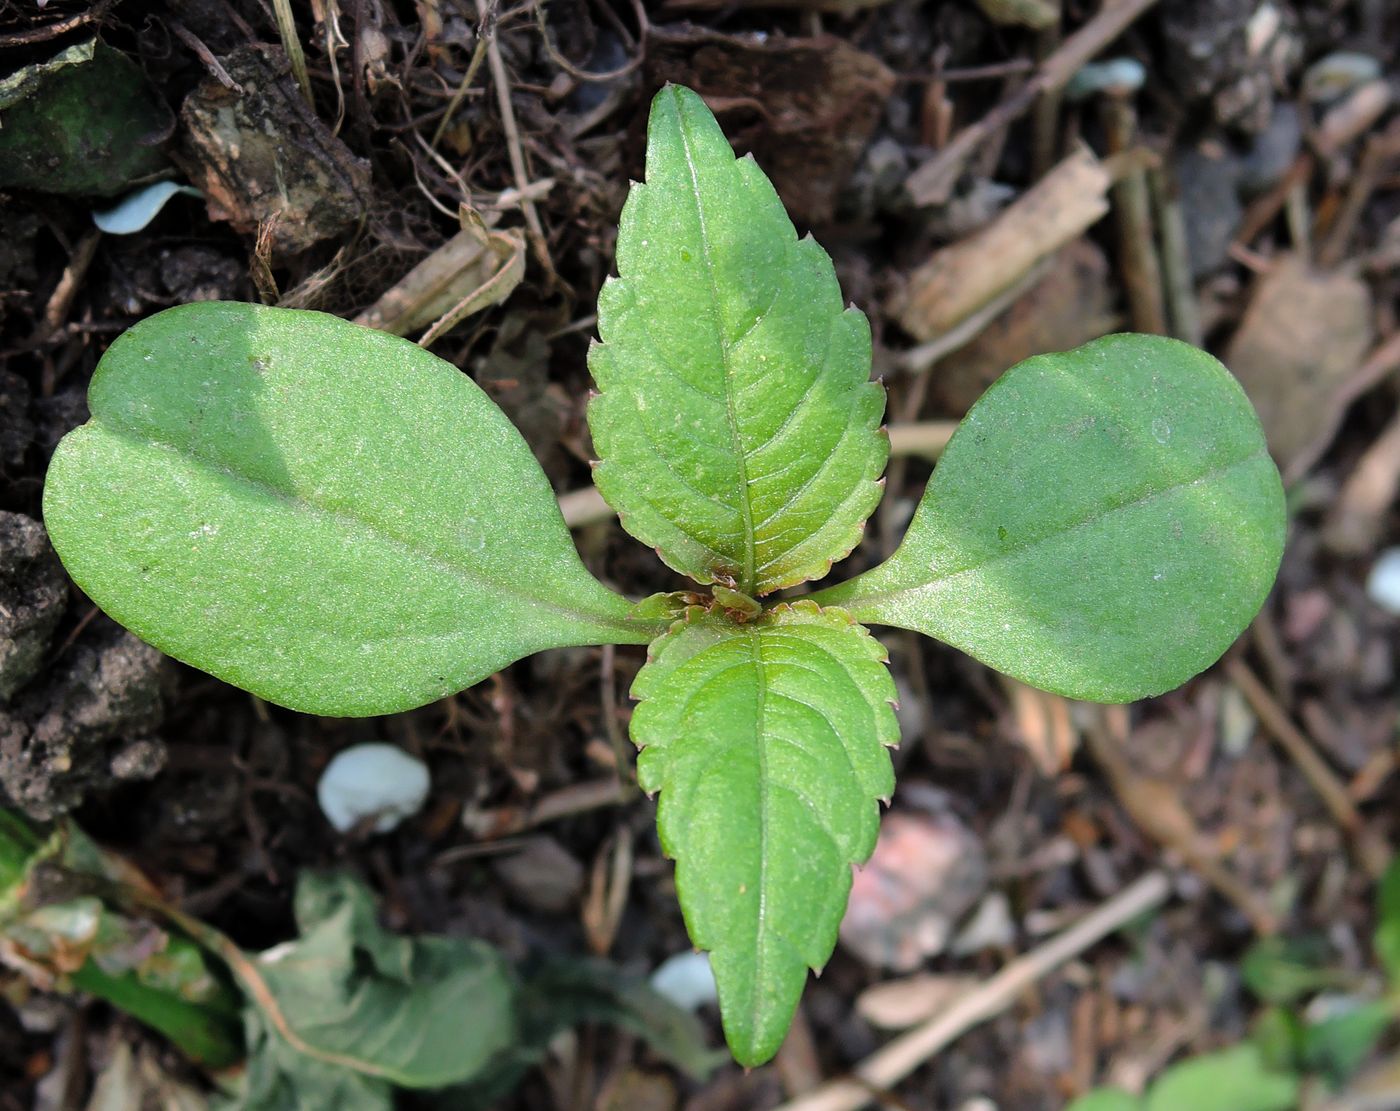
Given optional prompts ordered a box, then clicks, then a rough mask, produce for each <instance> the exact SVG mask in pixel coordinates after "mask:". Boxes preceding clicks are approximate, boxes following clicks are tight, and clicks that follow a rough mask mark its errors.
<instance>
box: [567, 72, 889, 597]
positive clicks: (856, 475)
mask: <svg viewBox="0 0 1400 1111" xmlns="http://www.w3.org/2000/svg"><path fill="white" fill-rule="evenodd" d="M617 269H618V275H619V276H618V277H617V278H616V279H613V280H610V281H609V282H608V283H607V284H606V285H604V287H603V290H602V293H601V294H600V295H599V298H598V332H599V335H600V336H601V337H602V341H603V342H602V343H600V344H595V345H594V347H593V348H592V350H591V351H590V352H589V359H588V365H589V369H590V370H591V371H592V372H593V377H594V378H595V379H596V380H597V383H598V388H599V390H600V391H601V392H600V393H599V395H598V396H596V397H595V398H594V399H593V401H592V402H591V404H590V405H589V408H588V423H589V427H590V428H591V430H592V432H593V442H594V445H595V447H596V449H597V452H598V454H599V456H600V458H601V463H600V464H599V466H598V467H597V470H596V472H595V474H594V479H595V481H596V482H597V484H598V489H599V490H600V491H601V492H602V494H603V497H604V498H606V499H607V501H608V503H609V504H610V505H611V506H613V508H614V509H616V510H617V511H618V513H619V515H620V517H621V520H622V524H623V527H624V528H626V529H627V530H628V531H629V532H630V533H632V535H633V536H636V537H637V538H638V539H640V540H642V541H644V542H645V543H647V544H651V545H653V546H654V547H656V548H657V550H658V551H659V552H660V554H661V558H662V559H664V560H665V561H666V562H667V563H668V564H669V565H670V566H671V567H673V568H675V569H676V570H677V571H680V572H682V573H684V574H687V575H689V576H690V577H691V578H693V579H695V580H697V581H698V582H701V583H712V582H720V583H723V584H724V585H727V586H730V587H735V588H737V589H738V590H740V591H741V592H742V593H744V594H746V595H749V596H751V597H758V596H760V595H763V594H768V593H771V592H772V591H774V590H777V589H779V588H780V587H784V586H791V585H793V584H795V583H799V582H803V581H804V580H806V579H811V578H816V577H819V576H821V575H823V574H825V572H826V570H827V568H828V567H830V565H831V563H832V561H833V560H837V559H840V558H842V557H843V556H845V555H846V553H848V552H849V551H850V550H851V548H852V547H854V546H855V544H856V543H857V541H858V540H859V539H860V533H861V529H862V527H863V522H864V521H865V518H866V517H868V516H869V515H870V513H871V511H872V510H873V509H874V508H875V505H876V503H877V502H878V501H879V499H880V492H881V489H882V487H881V484H880V483H879V482H878V481H877V480H878V479H879V476H880V472H881V471H882V470H883V469H884V465H885V460H886V458H887V456H888V454H889V441H888V439H887V438H886V437H885V436H884V435H883V433H881V431H880V430H879V425H880V419H881V416H882V415H883V413H884V407H885V398H884V390H883V388H882V387H881V386H880V385H879V384H878V383H873V382H871V381H870V326H869V324H868V323H867V322H866V319H865V316H864V315H863V314H862V313H861V312H860V311H859V310H857V309H855V308H848V309H843V306H842V302H841V291H840V288H839V287H838V285H837V283H836V275H835V272H834V271H833V270H832V266H831V260H830V259H829V258H828V257H827V255H826V252H825V251H823V250H822V249H821V247H820V246H819V245H818V244H817V243H816V241H815V240H813V239H811V238H810V237H808V238H805V239H801V240H799V239H798V238H797V234H796V232H795V231H794V230H793V226H792V222H791V221H790V220H789V219H788V217H787V213H786V212H785V211H784V210H783V206H782V203H781V202H780V201H779V200H778V196H777V194H776V193H775V192H774V191H773V187H772V185H771V184H770V183H769V181H768V179H767V178H766V177H764V175H763V172H762V171H761V170H760V169H759V168H758V166H757V164H756V163H755V162H754V161H753V160H752V159H751V158H743V159H739V160H737V161H736V160H735V158H734V152H733V151H732V150H731V149H730V147H729V143H728V142H727V141H726V139H725V138H724V134H723V132H721V131H720V128H719V125H718V124H717V123H716V122H715V119H714V117H713V116H712V115H711V114H710V111H709V109H708V108H706V107H705V103H704V101H702V100H701V99H700V98H699V97H698V96H696V95H695V94H694V93H693V92H691V91H690V90H689V89H685V88H681V87H680V86H677V85H669V86H667V87H666V88H664V89H662V90H661V91H660V92H659V93H657V95H656V99H655V100H654V101H653V102H652V109H651V123H650V127H649V130H648V134H647V166H646V184H644V185H643V184H634V185H633V186H632V191H631V194H630V195H629V196H628V198H627V204H626V206H625V207H624V208H623V211H622V220H621V223H620V226H619V228H618V240H617Z"/></svg>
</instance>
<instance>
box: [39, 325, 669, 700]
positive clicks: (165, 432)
mask: <svg viewBox="0 0 1400 1111" xmlns="http://www.w3.org/2000/svg"><path fill="white" fill-rule="evenodd" d="M89 404H90V407H91V410H92V420H91V421H90V422H89V423H88V424H86V425H84V426H83V427H82V428H80V429H78V430H76V431H75V432H73V433H71V434H69V435H68V436H67V437H66V438H65V439H64V440H63V442H62V443H61V444H60V445H59V448H58V451H57V453H56V454H55V456H54V459H53V463H52V465H51V466H50V469H49V474H48V481H47V485H46V488H45V495H44V516H45V523H46V524H47V526H48V530H49V535H50V537H51V538H52V540H53V544H54V547H55V548H56V549H57V550H58V553H59V555H60V557H61V558H62V559H63V562H64V564H65V565H66V566H67V568H68V570H69V572H70V573H71V574H72V576H73V578H74V579H75V580H76V581H77V583H78V585H79V586H81V587H82V588H83V590H85V591H86V592H87V593H88V595H89V596H90V597H91V598H92V599H93V601H95V602H96V603H97V604H98V605H99V606H101V607H102V608H103V609H104V610H106V611H107V612H108V613H110V614H111V615H112V616H113V617H114V618H116V619H117V620H118V621H120V622H121V623H122V624H124V625H126V626H127V627H128V628H129V629H131V630H132V631H133V632H135V633H136V634H137V635H138V636H140V637H142V638H143V639H145V640H147V641H149V642H150V643H152V644H154V645H155V646H156V647H157V648H160V649H161V650H163V651H165V652H167V653H169V654H170V655H172V656H175V657H176V658H177V659H180V660H183V661H185V662H186V663H190V664H193V665H194V666H196V667H201V668H203V669H205V670H206V671H210V672H212V673H213V674H215V675H217V676H219V677H220V678H222V679H225V680H227V681H229V682H231V683H235V684H237V685H238V686H241V687H243V688H245V689H247V690H250V691H252V692H253V693H255V694H257V695H260V696H261V697H263V698H266V699H268V700H269V701H272V702H276V703H279V704H281V705H284V706H290V707H292V708H293V709H297V710H304V711H307V712H311V713H322V714H345V715H364V714H381V713H392V712H395V711H398V710H404V709H409V708H411V707H413V706H418V705H421V704H423V703H425V702H429V701H432V700H434V699H437V698H441V697H443V696H445V695H448V694H451V693H453V692H455V691H458V690H461V689H462V688H463V687H466V686H469V685H470V684H472V683H475V682H477V681H478V680H480V679H482V678H484V677H485V676H487V675H489V674H491V673H492V672H494V671H497V670H499V669H500V668H502V667H504V666H505V665H506V664H509V663H510V662H512V661H513V660H516V659H519V658H520V657H522V656H526V655H529V654H530V653H532V652H536V651H539V650H540V649H543V648H551V647H557V646H563V645H576V644H595V643H605V642H610V641H611V642H618V643H646V642H647V641H648V640H649V639H651V638H652V637H653V636H655V635H657V634H658V633H659V632H660V631H662V630H663V629H664V628H665V625H664V624H663V623H660V622H657V621H639V620H634V619H633V618H632V617H631V616H630V606H629V604H628V603H627V601H626V600H625V599H623V598H622V597H620V596H619V595H616V594H614V593H612V592H611V591H609V590H607V589H606V588H605V587H603V586H602V584H600V583H599V582H597V580H595V579H594V578H593V577H592V576H591V575H590V574H589V573H588V572H587V570H586V569H585V568H584V566H583V564H582V563H581V562H580V560H579V557H578V554H577V552H576V550H575V549H574V546H573V542H572V540H571V539H570V536H569V533H568V529H567V528H566V527H565V525H564V522H563V520H562V518H561V517H560V515H559V511H558V508H557V505H556V502H555V499H554V495H553V492H552V491H551V489H550V486H549V483H548V480H547V479H546V478H545V476H544V473H543V472H542V471H541V470H540V467H539V464H538V463H537V462H536V461H535V459H534V457H533V456H532V455H531V454H530V450H529V448H528V447H527V446H526V444H525V441H524V440H523V439H522V438H521V436H520V434H519V433H518V432H517V431H516V430H515V429H514V427H513V426H512V425H511V424H510V422H509V421H508V420H507V419H506V417H505V415H504V414H503V413H502V412H501V411H500V409H499V408H497V406H496V405H495V403H493V402H492V401H491V400H490V399H489V398H488V397H487V396H486V395H485V394H484V393H483V392H482V391H481V390H480V389H479V388H478V387H477V386H476V385H475V384H474V383H473V382H472V381H471V380H470V379H468V378H467V377H466V376H465V375H463V374H461V373H460V372H459V371H457V370H456V369H455V368H454V367H452V366H450V365H449V364H447V363H445V362H443V361H442V360H440V359H438V358H436V357H435V356H433V355H431V354H429V353H428V352H426V351H423V350H421V349H420V348H418V347H416V346H415V345H414V344H412V343H409V342H408V341H406V340H402V339H398V338H395V337H393V336H389V335H385V334H383V333H381V332H375V331H372V330H370V329H367V328H361V327H358V326H356V325H354V324H350V323H348V322H346V321H343V320H339V319H337V318H335V317H332V316H327V315H325V314H322V313H312V312H299V311H293V310H289V309H271V308H264V307H261V306H256V305H243V304H233V303H219V302H213V303H205V304H194V305H185V306H181V307H179V308H173V309H169V310H167V311H165V312H162V313H159V314H157V315H156V316H153V317H151V318H149V319H147V320H144V321H142V322H141V323H140V324H137V325H136V326H135V327H134V328H132V329H131V330H130V331H128V332H126V333H125V334H124V335H122V336H120V337H119V338H118V339H117V340H116V341H115V342H114V343H113V344H112V346H111V347H110V348H109V349H108V351H107V353H106V355H104V356H103V359H102V362H101V363H100V364H99V366H98V369H97V373H96V375H95V376H94V378H93V381H92V387H91V389H90V392H89Z"/></svg>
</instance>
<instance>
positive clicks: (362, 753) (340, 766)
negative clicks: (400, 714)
mask: <svg viewBox="0 0 1400 1111" xmlns="http://www.w3.org/2000/svg"><path fill="white" fill-rule="evenodd" d="M428 786H429V781H428V768H427V765H426V764H424V763H423V761H421V760H418V759H416V758H415V757H412V756H410V755H409V754H408V753H406V752H404V751H403V750H402V749H400V748H396V747H395V746H394V745H388V744H363V745H351V746H350V747H349V748H347V749H345V750H344V751H342V752H338V753H336V755H335V757H334V758H333V759H332V760H331V762H330V763H329V764H327V765H326V770H325V771H324V772H322V773H321V782H320V783H318V784H317V785H316V799H317V801H318V802H320V804H321V810H322V811H323V812H324V813H325V815H326V818H327V820H328V821H329V822H330V823H331V825H333V826H335V828H336V829H337V830H338V831H339V832H341V833H346V832H348V831H349V830H351V829H353V828H354V827H355V826H356V825H358V824H359V823H360V822H361V821H364V820H365V819H368V818H374V819H375V823H374V829H375V832H377V833H388V832H389V830H391V829H393V828H394V827H395V826H397V825H398V824H399V823H400V822H401V821H403V820H404V819H405V818H411V817H413V815H414V814H417V813H418V811H419V810H421V809H422V808H423V803H424V801H425V800H426V799H427V797H428Z"/></svg>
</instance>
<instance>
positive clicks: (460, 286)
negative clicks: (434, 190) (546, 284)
mask: <svg viewBox="0 0 1400 1111" xmlns="http://www.w3.org/2000/svg"><path fill="white" fill-rule="evenodd" d="M524 273H525V241H524V239H522V238H521V237H520V235H519V234H518V233H516V232H511V231H504V232H500V231H489V230H487V228H486V227H484V226H483V225H482V224H481V223H480V222H479V221H473V220H463V228H462V230H461V231H459V232H458V233H457V234H456V235H454V236H453V237H452V238H451V239H449V240H448V241H447V242H446V243H444V244H443V245H442V246H441V247H439V248H438V249H437V250H435V251H434V252H433V253H432V254H430V255H429V256H428V257H427V258H425V259H423V261H422V262H420V263H419V264H418V265H417V266H415V267H414V268H413V269H412V270H410V271H409V272H408V273H407V274H405V275H404V276H403V277H402V278H400V279H399V280H398V281H397V282H396V283H394V285H393V286H392V287H391V288H390V289H388V290H386V291H385V292H384V294H383V295H382V296H381V297H380V298H379V300H378V301H376V302H375V303H374V304H373V305H371V306H370V307H369V308H367V309H366V310H365V311H364V312H363V313H361V314H360V315H359V316H358V317H357V318H356V320H355V323H357V324H364V325H365V326H367V327H370V328H378V329H379V330H380V331H383V332H389V333H391V334H393V335H396V336H406V335H408V334H409V333H410V332H415V331H417V330H418V329H419V328H421V327H423V326H424V325H425V324H429V323H432V327H431V328H430V329H429V330H428V332H427V334H426V335H424V337H423V338H422V340H420V341H419V342H420V343H421V344H422V345H423V346H424V347H426V346H428V345H429V344H430V343H432V341H433V340H434V339H436V338H437V337H438V336H440V335H442V334H443V333H444V332H446V331H448V330H449V329H450V328H452V327H453V326H454V325H455V324H457V323H458V322H459V321H461V320H463V319H464V318H465V317H467V316H469V315H471V314H472V313H474V312H480V311H481V310H482V309H484V308H487V307H488V306H490V305H497V304H500V303H501V302H502V301H504V300H505V299H506V298H507V297H509V296H510V295H511V293H513V292H514V291H515V287H516V286H518V285H519V284H520V279H521V278H522V277H523V276H524Z"/></svg>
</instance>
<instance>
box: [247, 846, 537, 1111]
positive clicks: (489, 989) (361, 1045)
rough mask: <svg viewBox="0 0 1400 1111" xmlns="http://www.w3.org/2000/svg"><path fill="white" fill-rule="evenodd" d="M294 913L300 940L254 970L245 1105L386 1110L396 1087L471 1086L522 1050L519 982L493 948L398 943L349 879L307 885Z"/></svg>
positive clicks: (311, 878) (429, 941)
mask: <svg viewBox="0 0 1400 1111" xmlns="http://www.w3.org/2000/svg"><path fill="white" fill-rule="evenodd" d="M296 914H297V926H298V929H299V930H300V933H301V936H300V938H298V939H297V940H296V941H294V942H289V943H288V944H286V945H280V946H278V947H276V948H275V949H271V950H268V951H267V952H266V953H264V954H262V956H261V957H260V958H258V960H257V961H256V962H255V964H256V970H257V974H258V976H259V977H260V979H261V986H260V988H259V989H258V990H249V999H250V1003H249V1007H248V1010H247V1012H246V1016H247V1026H248V1044H249V1065H248V1073H247V1087H246V1090H245V1092H244V1093H243V1095H242V1103H241V1104H240V1106H242V1107H246V1108H250V1109H251V1108H258V1109H260V1111H263V1109H268V1108H278V1109H280V1108H288V1109H291V1108H308V1107H310V1108H327V1109H329V1108H333V1107H340V1106H348V1107H355V1108H359V1107H366V1108H372V1107H377V1106H379V1105H380V1104H377V1103H376V1102H375V1101H376V1100H378V1099H381V1097H382V1096H383V1095H384V1094H386V1093H387V1091H388V1088H389V1086H390V1085H397V1086H399V1087H405V1088H441V1087H445V1086H447V1085H449V1084H456V1083H461V1082H463V1081H466V1080H470V1079H472V1078H474V1077H476V1076H477V1075H478V1074H480V1073H482V1072H484V1071H485V1070H486V1069H487V1068H488V1067H489V1066H490V1065H491V1064H492V1063H493V1061H494V1060H495V1058H496V1057H497V1056H498V1055H499V1054H501V1053H505V1052H508V1051H510V1050H512V1049H513V1048H514V1046H515V1045H516V1043H517V1041H518V1040H519V1036H518V1035H519V1031H518V1023H517V1018H516V982H515V977H514V974H513V972H512V971H511V969H510V968H509V966H508V965H507V964H506V963H505V961H504V959H503V958H502V957H501V956H500V954H498V953H497V952H496V951H495V950H494V949H492V948H490V947H489V946H487V945H485V944H482V943H481V942H476V941H470V940H465V939H461V938H446V937H423V938H405V937H398V936H396V935H394V934H391V933H389V932H388V931H386V930H384V929H383V928H382V927H380V926H379V924H378V922H377V921H376V920H375V907H374V900H373V898H372V896H371V895H370V893H369V891H368V890H366V888H365V887H364V886H363V885H362V884H360V883H359V882H357V881H356V880H353V879H351V878H349V877H347V876H317V875H314V874H308V875H305V876H303V877H302V878H301V880H300V881H299V882H298V884H297V893H296ZM244 986H245V989H249V988H250V985H248V984H247V983H245V985H244ZM383 1105H384V1106H387V1104H383Z"/></svg>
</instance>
